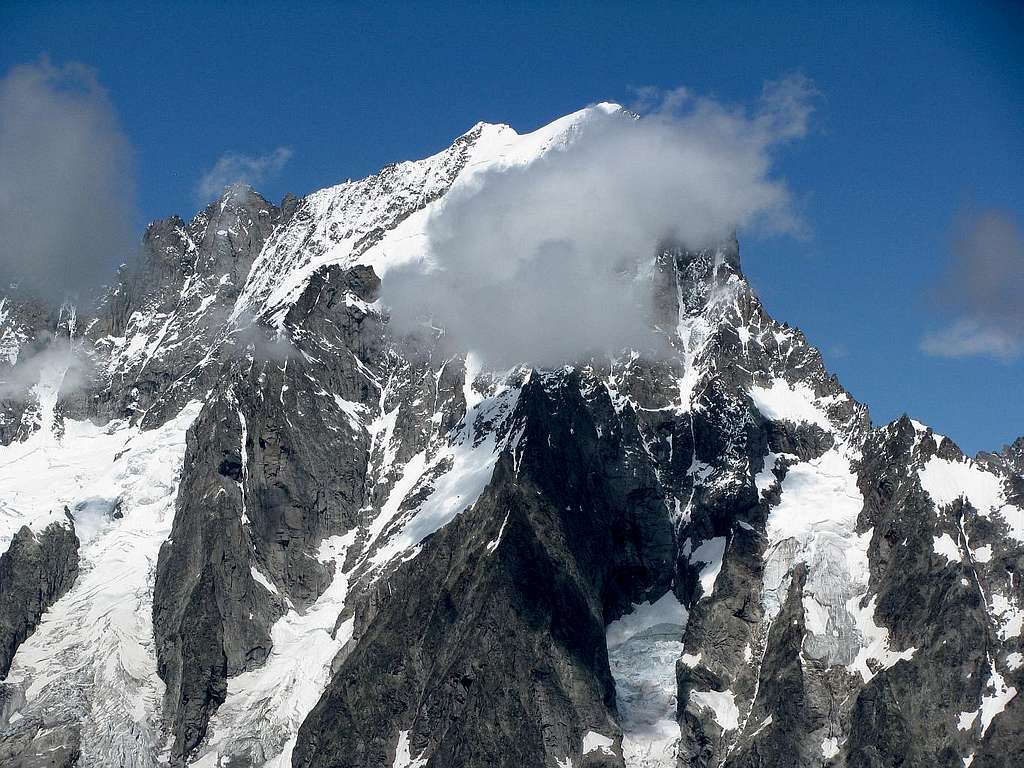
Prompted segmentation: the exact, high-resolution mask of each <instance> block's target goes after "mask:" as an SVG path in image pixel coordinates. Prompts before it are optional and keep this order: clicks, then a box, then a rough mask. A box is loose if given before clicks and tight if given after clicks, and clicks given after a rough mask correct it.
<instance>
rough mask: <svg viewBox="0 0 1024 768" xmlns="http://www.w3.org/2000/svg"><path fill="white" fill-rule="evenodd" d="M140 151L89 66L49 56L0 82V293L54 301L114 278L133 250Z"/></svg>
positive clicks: (17, 70)
mask: <svg viewBox="0 0 1024 768" xmlns="http://www.w3.org/2000/svg"><path fill="white" fill-rule="evenodd" d="M131 160H132V152H131V147H130V146H129V144H128V141H127V139H126V138H125V136H124V133H123V132H122V130H121V126H120V124H119V122H118V119H117V115H116V113H115V111H114V108H113V105H112V104H111V102H110V98H109V97H108V95H107V92H106V91H105V90H104V89H103V88H102V86H101V85H100V84H99V82H98V80H97V77H96V73H95V72H94V71H93V70H92V69H90V68H89V67H86V66H84V65H82V64H76V63H71V64H66V65H64V66H55V65H54V64H52V63H51V62H50V61H49V60H48V59H46V58H43V59H41V60H40V61H39V62H38V63H36V64H23V65H21V66H17V67H14V68H13V69H11V70H10V71H9V72H8V73H7V75H6V76H5V77H4V78H3V79H2V80H0V288H6V287H7V285H8V284H9V283H11V282H17V283H19V284H21V285H22V286H25V287H27V288H28V289H30V290H32V291H34V292H37V293H39V294H41V295H43V296H45V297H47V298H49V299H51V300H56V301H59V300H61V299H63V298H64V297H65V295H67V294H74V293H84V292H86V291H88V290H89V289H92V288H96V287H98V286H99V285H100V284H101V283H102V282H104V281H105V280H107V279H109V278H110V277H111V276H112V275H113V273H114V270H115V268H116V267H117V265H118V263H120V262H121V261H126V260H127V258H128V255H129V254H130V253H131V252H132V249H133V248H134V240H135V236H134V233H133V226H132V217H133V216H132V212H133V207H134V206H133V201H134V184H133V180H132V173H131Z"/></svg>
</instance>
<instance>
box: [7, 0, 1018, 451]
mask: <svg viewBox="0 0 1024 768" xmlns="http://www.w3.org/2000/svg"><path fill="white" fill-rule="evenodd" d="M786 5H787V4H785V3H779V2H771V3H736V4H730V3H708V4H704V3H694V4H682V3H678V4H643V5H641V4H632V3H630V4H621V5H617V4H595V3H580V4H554V3H545V4H521V3H508V4H497V3H477V4H472V5H460V4H457V3H451V2H449V3H444V4H437V5H436V6H431V5H428V4H419V3H416V4H412V3H410V4H402V5H400V6H391V7H389V8H377V7H375V6H374V5H369V4H367V5H363V4H354V3H352V4H341V3H339V4H315V3H293V4H285V3H280V2H275V3H245V4H243V3H237V4H235V3H217V4H206V3H196V4H188V3H179V4H176V5H175V7H174V8H171V7H169V4H168V7H165V6H163V5H150V4H145V3H131V4H118V3H84V2H83V3H74V4H71V3H46V2H32V3H19V2H11V1H10V0H7V2H4V3H3V4H0V73H2V72H6V71H7V70H8V69H9V68H10V67H11V66H12V65H14V64H18V63H23V62H28V61H34V60H36V59H38V57H39V56H40V54H43V53H47V54H49V56H50V57H51V58H52V59H53V61H54V62H55V63H58V64H60V63H64V62H67V61H80V62H83V63H85V64H88V65H91V66H92V67H95V68H96V69H97V70H98V73H99V77H100V79H101V81H102V83H103V84H104V85H105V86H106V87H107V88H108V89H109V91H110V95H111V99H112V100H113V102H114V104H115V106H116V108H117V109H118V111H119V114H120V117H121V120H122V123H123V126H124V129H125V132H126V133H127V135H128V137H129V139H130V140H131V142H132V144H133V145H134V147H135V150H136V172H137V179H138V188H139V206H140V209H141V216H142V217H144V218H145V219H153V218H158V217H162V216H165V215H168V214H170V213H175V212H176V213H180V214H182V215H183V216H188V215H191V213H193V212H194V210H195V209H196V200H195V185H196V182H197V179H198V178H199V177H200V175H201V174H202V173H203V171H204V170H205V169H207V168H209V167H210V166H211V165H212V164H213V163H214V162H215V161H216V159H217V158H218V156H220V155H221V154H222V153H223V152H225V151H237V152H243V153H252V154H258V153H263V152H267V151H269V150H272V149H274V148H275V147H278V146H288V147H290V148H292V149H293V150H294V156H293V158H292V159H291V161H290V162H289V163H288V164H287V166H286V167H285V168H284V170H283V172H282V173H281V174H280V175H279V176H278V177H277V178H275V179H273V180H272V181H269V182H268V183H266V184H265V185H264V186H263V191H264V192H265V194H266V195H267V196H268V197H273V198H279V197H280V196H281V195H282V194H283V193H284V192H286V191H291V192H295V193H298V194H303V193H306V192H310V191H312V190H315V189H317V188H320V187H323V186H326V185H328V184H332V183H336V182H338V181H341V180H344V179H345V178H348V177H360V176H363V175H366V174H368V173H371V172H373V171H374V170H376V169H378V168H379V167H380V166H382V165H384V164H386V163H389V162H392V161H396V160H403V159H411V158H418V157H422V156H425V155H427V154H430V153H433V152H435V151H437V150H439V149H441V148H442V147H444V146H446V145H447V144H448V143H450V141H451V140H452V139H453V138H454V137H455V136H457V135H458V134H460V133H462V132H464V131H465V130H466V129H468V128H469V127H470V126H472V125H473V124H474V123H475V122H476V121H478V120H488V121H491V122H507V123H509V124H511V125H512V126H513V127H515V128H516V129H517V130H520V131H525V130H530V129H533V128H535V127H537V126H539V125H542V124H544V123H546V122H548V121H550V120H551V119H553V118H555V117H558V116H560V115H562V114H565V113H567V112H570V111H573V110H575V109H578V108H580V107H582V106H584V105H586V104H588V103H590V102H594V101H599V100H612V101H619V102H621V103H629V101H630V100H631V99H632V98H633V92H632V91H631V89H632V88H635V87H638V86H646V85H653V86H659V87H662V88H673V87H676V86H680V85H685V86H687V87H688V88H690V89H692V90H693V91H695V92H697V93H700V94H703V95H710V96H714V97H716V98H719V99H722V100H725V101H729V102H738V103H747V104H749V103H751V102H752V101H753V100H754V99H755V98H756V97H757V95H758V94H759V93H760V90H761V86H762V83H763V82H764V81H765V80H767V79H775V78H779V77H780V76H782V75H785V74H787V73H790V72H793V71H800V72H803V73H804V74H805V75H807V76H808V77H810V78H811V79H812V80H813V81H814V82H815V84H816V85H817V87H818V89H819V90H820V91H821V93H822V98H821V100H820V103H819V110H818V112H817V114H816V116H815V118H814V120H813V126H812V134H811V136H810V137H808V138H807V139H804V140H802V141H799V142H797V143H795V144H794V145H792V146H791V147H789V148H788V149H787V150H786V153H785V155H784V157H783V158H782V160H781V163H780V172H781V174H782V175H783V176H785V177H786V178H787V179H788V180H789V182H790V184H791V186H792V188H793V190H794V191H795V193H796V194H797V196H798V199H799V201H800V210H801V212H802V214H803V216H804V218H805V219H806V222H807V224H808V225H809V227H810V229H811V233H812V234H811V237H810V239H808V240H807V241H806V242H797V241H794V240H792V239H775V240H763V239H756V238H748V239H746V240H744V242H743V243H742V247H743V258H744V263H745V268H746V271H747V273H748V275H749V276H750V278H751V280H752V281H753V282H754V284H755V286H756V287H757V289H758V291H759V292H760V294H761V296H762V298H763V300H764V301H765V303H766V305H767V306H768V308H769V310H770V311H771V312H772V313H773V314H774V315H775V316H776V317H777V318H779V319H780V320H786V321H788V322H790V323H791V324H793V325H797V326H799V327H801V328H802V329H803V330H804V331H805V332H806V333H807V335H808V336H809V337H810V339H811V341H812V342H814V343H815V344H817V345H818V346H819V347H820V348H821V349H822V351H823V353H824V355H825V358H826V360H827V362H828V364H829V366H830V367H831V368H832V369H833V370H834V371H836V372H837V373H838V374H839V376H840V378H841V380H842V381H843V383H844V384H845V385H846V387H847V388H848V389H849V390H850V391H851V393H852V394H853V395H854V396H855V397H857V398H858V399H860V400H862V401H864V402H866V403H867V404H868V405H869V406H870V408H871V411H872V415H873V417H874V419H875V421H876V422H884V421H887V420H889V419H892V418H894V417H896V416H898V415H899V414H900V413H902V412H903V411H907V412H909V413H910V415H911V416H913V417H915V418H918V419H920V420H922V421H925V422H927V423H929V424H931V425H933V426H934V427H935V428H936V429H937V430H938V431H940V432H943V433H946V434H949V435H950V436H952V437H954V439H956V440H957V441H958V442H959V443H960V444H961V445H962V446H963V447H964V448H965V449H968V450H970V451H974V450H978V449H983V448H996V447H998V446H1000V445H1001V444H1002V443H1004V442H1007V441H1009V440H1011V439H1012V438H1014V437H1016V436H1018V435H1020V434H1022V433H1024V397H1021V389H1022V385H1024V363H1022V362H1021V360H1020V359H1018V360H1016V361H1015V362H1009V363H1007V362H998V361H994V360H991V359H987V358H965V359H944V358H934V357H929V356H927V355H925V354H924V353H923V352H921V351H920V349H919V343H920V340H921V337H922V335H923V334H924V333H925V332H926V331H927V330H929V329H933V328H935V327H937V326H938V325H941V324H943V323H946V322H947V321H948V319H949V318H947V317H944V316H942V315H939V314H937V312H936V308H935V306H934V302H933V301H932V299H931V298H930V296H931V293H930V292H931V290H932V288H933V286H934V284H935V281H936V280H937V279H938V278H939V276H940V275H941V274H942V271H943V267H944V264H945V263H946V259H947V258H948V255H949V250H950V248H949V241H950V233H951V228H952V226H953V222H954V220H955V219H956V217H957V215H958V214H959V213H962V212H963V211H964V210H965V209H977V208H985V207H988V206H995V207H999V208H1002V209H1005V210H1007V211H1009V212H1010V213H1011V214H1013V215H1015V216H1017V217H1018V219H1017V221H1018V222H1020V221H1021V216H1022V214H1024V66H1022V63H1024V54H1022V52H1021V51H1022V49H1024V11H1022V6H1021V4H1010V3H995V2H993V3H977V2H975V3H963V4H959V3H926V2H920V3H898V2H884V3H878V4H872V3H867V2H860V3H850V4H844V5H840V4H835V5H833V4H831V3H809V4H806V5H804V4H796V5H792V6H791V7H786ZM1022 300H1024V297H1022Z"/></svg>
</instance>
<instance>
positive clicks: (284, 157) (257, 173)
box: [196, 147, 293, 203]
mask: <svg viewBox="0 0 1024 768" xmlns="http://www.w3.org/2000/svg"><path fill="white" fill-rule="evenodd" d="M292 154H293V153H292V150H291V149H290V148H289V147H278V148H277V149H275V150H273V151H272V152H267V153H266V154H265V155H244V154H242V153H240V152H225V153H224V154H223V155H221V156H220V158H218V160H217V162H216V163H214V164H213V167H212V168H210V169H209V170H208V171H207V172H206V173H204V174H203V175H202V177H201V178H200V179H199V183H198V184H196V196H197V197H198V199H199V202H200V203H205V202H209V201H210V200H212V199H213V198H215V197H218V196H219V195H220V193H221V192H223V191H224V188H225V187H229V186H231V185H233V184H247V185H249V186H251V187H257V186H259V185H260V184H263V183H264V182H267V181H270V180H271V179H273V178H274V177H275V176H277V174H279V173H280V172H281V170H282V169H283V168H284V166H285V165H286V164H287V163H288V161H289V160H290V159H291V157H292Z"/></svg>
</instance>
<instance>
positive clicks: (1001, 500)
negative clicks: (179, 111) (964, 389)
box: [0, 104, 1024, 768]
mask: <svg viewBox="0 0 1024 768" xmlns="http://www.w3.org/2000/svg"><path fill="white" fill-rule="evenodd" d="M617 109H618V107H616V106H615V105H608V104H602V105H598V106H596V107H592V108H590V109H587V110H583V111H581V112H577V113H575V114H572V115H569V116H567V117H565V118H562V119H560V120H557V121H555V122H554V123H552V124H550V125H548V126H546V127H544V128H542V129H540V130H538V131H536V132H534V133H530V134H526V135H519V134H517V133H516V132H515V131H513V130H512V129H511V128H509V127H508V126H503V125H489V124H484V123H481V124H478V125H476V126H474V127H473V128H472V129H471V130H470V131H469V132H468V133H466V134H465V135H463V136H461V137H459V138H458V139H456V140H455V142H454V143H453V144H452V145H451V146H450V147H448V148H447V149H445V150H444V151H442V152H440V153H438V154H437V155H434V156H433V157H430V158H427V159H425V160H420V161H417V162H406V163H400V164H397V165H393V166H389V167H387V168H385V169H383V170H382V171H381V172H380V173H378V174H376V175H375V176H371V177H369V178H366V179H363V180H360V181H350V182H346V183H344V184H340V185H338V186H335V187H331V188H328V189H324V190H321V191H319V192H316V193H313V194H312V195H309V196H308V197H306V198H303V199H296V198H292V197H289V198H286V199H285V200H284V201H282V203H281V205H279V206H276V205H273V204H271V203H269V202H267V201H266V200H264V199H263V198H262V197H260V196H259V195H258V194H257V193H256V192H254V191H253V190H251V189H244V188H233V189H230V190H228V191H226V192H225V194H224V196H223V197H222V198H221V199H220V200H218V201H217V202H215V203H213V204H212V205H210V206H209V207H208V208H207V209H206V210H204V211H202V212H201V213H200V214H198V215H197V216H196V217H195V218H194V219H193V220H192V221H191V222H188V223H185V222H183V221H182V220H180V219H178V218H171V219H167V220H163V221H159V222H156V223H154V224H153V225H151V226H150V227H149V229H148V230H147V232H146V235H145V238H144V242H143V249H142V253H141V256H140V258H139V260H138V262H137V263H135V264H132V265H129V266H128V267H125V268H123V269H122V271H121V273H120V274H119V275H118V276H117V280H116V285H115V287H114V289H113V290H112V291H111V292H110V294H109V295H108V296H107V297H106V299H105V300H104V302H103V303H102V304H101V305H100V306H99V307H98V308H96V309H95V310H89V311H87V310H85V309H83V308H78V309H77V311H76V310H75V309H73V308H71V307H63V308H61V309H60V310H50V309H48V308H46V307H42V306H40V305H38V304H37V303H35V302H33V301H32V300H31V299H30V298H28V297H25V296H22V295H19V293H18V292H17V291H16V290H11V291H8V292H7V294H6V295H4V296H3V298H0V378H2V380H3V386H2V387H0V443H2V444H3V445H2V446H0V552H2V553H3V554H2V556H0V765H3V766H25V767H28V766H134V767H138V768H143V767H146V768H148V767H149V766H157V765H167V764H169V765H174V766H183V765H194V766H230V767H231V768H239V767H242V766H250V767H252V768H256V767H258V766H275V767H279V766H296V767H302V768H307V767H309V768H312V767H313V766H317V767H320V766H323V767H324V768H326V767H327V766H352V767H355V766H359V767H360V768H369V767H374V768H376V767H379V766H386V767H387V768H413V767H414V766H421V767H422V766H426V767H428V768H442V767H444V768H457V767H461V766H466V767H472V766H479V767H483V766H516V768H521V767H522V766H538V767H539V766H546V767H547V768H555V767H556V766H557V767H558V768H567V767H568V766H572V768H596V767H598V766H620V767H621V766H629V767H635V768H641V767H642V768H663V767H664V768H670V767H671V768H676V767H679V768H681V767H683V766H720V765H727V766H735V767H737V768H738V767H739V766H805V765H806V766H810V765H814V766H820V765H829V766H855V767H858V768H859V767H861V766H864V767H868V766H871V767H872V768H874V767H875V766H897V765H900V766H956V768H962V767H963V766H965V765H970V766H1012V765H1017V764H1019V761H1020V759H1021V755H1022V754H1024V655H1022V653H1024V640H1022V629H1024V626H1022V625H1024V588H1022V585H1021V574H1022V570H1024V441H1018V443H1017V444H1015V445H1014V446H1011V447H1009V448H1006V449H1004V451H1003V452H1001V453H991V454H983V455H980V456H978V457H976V458H974V459H971V458H968V457H966V456H964V455H963V454H962V452H961V451H960V450H959V448H958V447H957V446H956V444H955V443H954V442H953V441H952V440H951V439H950V438H948V437H944V436H941V435H937V434H935V433H934V432H933V431H932V430H931V429H929V428H928V427H926V426H924V425H922V424H920V423H918V422H915V421H912V420H911V419H909V418H906V417H904V418H902V419H900V420H898V421H896V422H893V423H892V424H888V425H885V426H882V427H874V426H873V425H872V423H871V421H870V418H869V416H868V413H867V409H866V408H865V407H864V406H863V405H861V404H860V403H858V402H857V401H856V400H854V399H853V398H852V397H851V396H850V394H848V393H847V392H846V391H845V390H844V389H843V388H842V386H841V385H840V384H839V382H838V381H837V380H836V379H835V377H833V376H831V375H830V374H829V373H828V371H827V370H826V369H825V367H824V365H823V363H822V360H821V357H820V355H819V354H818V353H817V351H816V350H814V349H813V348H812V347H811V346H810V345H809V344H808V343H807V340H806V339H805V338H804V336H803V334H802V333H801V332H800V331H798V330H796V329H794V328H791V327H789V326H787V325H785V324H780V323H778V322H776V321H775V320H774V319H772V318H771V317H770V316H769V315H768V314H767V312H766V311H765V309H764V307H763V306H762V305H761V303H760V302H759V300H758V299H757V297H756V296H755V295H754V294H753V293H752V291H751V289H750V286H749V285H748V283H747V282H746V281H745V279H744V277H743V273H742V270H741V265H740V257H739V246H738V244H737V243H736V242H735V240H733V241H731V242H724V243H722V244H721V245H720V246H718V247H716V248H710V249H707V250H704V251H699V252H691V251H687V250H685V249H683V248H679V247H674V246H672V245H671V244H666V245H665V246H664V248H662V249H661V250H660V251H659V252H658V253H654V254H651V259H652V262H653V264H654V270H653V274H654V278H653V285H652V290H653V291H654V294H655V307H656V312H657V316H656V317H655V318H654V319H653V322H654V324H655V325H656V327H657V329H658V332H659V333H660V334H662V335H663V336H664V338H665V339H667V340H668V342H669V344H670V345H671V349H672V353H671V354H670V355H668V356H660V357H658V358H657V359H648V358H646V357H644V356H641V355H639V354H637V353H631V352H629V351H624V352H623V353H622V355H620V356H619V357H618V358H616V359H612V360H607V359H602V360H583V361H580V362H579V363H578V364H576V365H574V366H566V367H561V368H557V369H553V370H537V369H532V368H529V367H526V366H521V367H516V368H512V369H510V370H507V371H503V372H493V371H486V370H483V369H482V367H481V366H480V364H479V362H478V361H477V360H475V358H474V357H473V355H471V354H461V355H459V354H456V355H452V354H451V353H450V352H448V351H446V349H445V348H444V347H443V346H442V345H441V344H440V342H439V340H438V339H437V338H427V339H424V338H417V339H415V340H412V341H410V340H409V339H405V338H400V337H398V335H397V334H395V333H394V332H392V331H391V330H389V326H388V322H387V311H386V308H385V307H383V306H382V304H381V302H380V301H379V299H378V294H379V288H380V285H381V281H382V280H383V281H387V279H388V277H387V275H388V271H389V270H391V269H394V268H395V267H397V266H400V265H405V264H407V263H409V262H410V261H412V260H414V259H416V258H417V256H418V255H419V254H420V253H421V252H422V249H423V247H424V244H425V237H426V235H425V227H426V222H427V221H428V219H429V218H430V217H431V216H432V215H433V214H434V213H435V212H436V210H438V206H443V205H444V201H445V197H446V195H448V194H449V193H451V191H452V190H456V189H461V190H463V191H470V192H471V191H472V189H473V185H474V184H476V183H477V179H478V178H479V176H478V175H479V174H481V173H483V172H485V171H490V170H496V169H498V170H500V169H503V168H510V167H513V166H524V165H528V164H530V163H534V162H536V161H537V160H538V159H539V158H542V157H544V155H545V154H546V153H549V152H557V151H559V150H560V149H561V148H563V147H565V146H567V145H568V144H570V143H571V142H572V141H573V139H574V137H575V136H576V135H577V133H578V131H579V130H580V129H581V126H583V125H585V124H586V123H587V121H588V120H591V119H594V118H595V116H600V115H605V114H607V113H611V112H615V111H616V110H617Z"/></svg>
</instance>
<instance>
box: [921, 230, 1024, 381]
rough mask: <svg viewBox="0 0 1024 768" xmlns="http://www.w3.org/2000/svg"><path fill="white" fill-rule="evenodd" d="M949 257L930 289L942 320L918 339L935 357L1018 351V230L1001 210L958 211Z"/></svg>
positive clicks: (1022, 238) (1022, 278) (1022, 331)
mask: <svg viewBox="0 0 1024 768" xmlns="http://www.w3.org/2000/svg"><path fill="white" fill-rule="evenodd" d="M952 251H953V258H952V261H951V263H950V265H949V267H948V269H947V272H946V274H945V276H944V278H943V280H942V282H941V283H940V285H939V286H938V287H937V289H936V290H935V297H936V306H937V308H938V309H939V310H940V311H941V312H942V313H943V314H945V315H946V316H947V318H948V319H947V322H948V325H947V326H946V327H944V328H941V329H939V330H937V331H934V332H932V333H929V334H927V335H926V336H925V337H924V338H923V339H922V341H921V349H922V351H924V352H925V353H926V354H929V355H933V356H937V357H991V358H994V359H996V360H1001V361H1004V362H1009V361H1012V360H1015V359H1017V358H1019V357H1020V356H1021V355H1022V354H1024V301H1022V300H1021V297H1022V296H1024V233H1022V232H1021V229H1020V227H1019V226H1018V224H1017V222H1016V221H1015V220H1014V217H1013V216H1012V215H1011V214H1010V213H1009V212H1007V211H1000V210H987V211H981V212H979V213H976V214H974V215H970V216H964V217H961V220H960V221H959V222H958V223H957V226H956V234H955V236H954V238H953V248H952Z"/></svg>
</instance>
